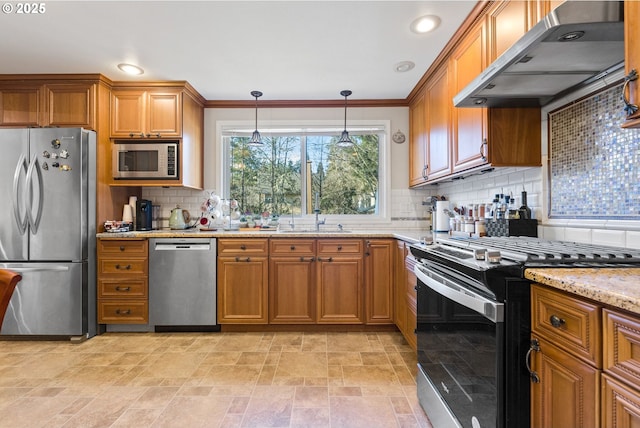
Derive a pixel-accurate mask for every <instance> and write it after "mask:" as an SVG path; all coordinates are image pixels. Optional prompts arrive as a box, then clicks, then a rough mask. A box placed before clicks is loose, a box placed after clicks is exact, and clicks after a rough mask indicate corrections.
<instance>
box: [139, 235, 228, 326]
mask: <svg viewBox="0 0 640 428" xmlns="http://www.w3.org/2000/svg"><path fill="white" fill-rule="evenodd" d="M149 324H150V325H154V326H213V325H216V240H215V239H210V238H155V239H153V238H152V239H150V240H149Z"/></svg>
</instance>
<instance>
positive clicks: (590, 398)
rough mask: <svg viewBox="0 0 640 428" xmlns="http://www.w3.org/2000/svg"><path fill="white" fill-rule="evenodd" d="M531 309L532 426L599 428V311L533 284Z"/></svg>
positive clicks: (584, 302) (562, 293) (593, 306)
mask: <svg viewBox="0 0 640 428" xmlns="http://www.w3.org/2000/svg"><path fill="white" fill-rule="evenodd" d="M531 305H532V306H531V307H532V311H531V314H532V321H531V338H532V350H533V351H535V352H532V361H531V368H532V370H533V371H535V372H536V373H537V375H538V377H539V382H537V383H536V382H532V384H531V426H532V427H540V428H547V427H549V428H551V427H565V426H566V427H569V426H570V427H576V428H579V427H585V428H586V427H593V428H597V427H599V426H600V377H601V371H602V327H601V320H602V317H601V306H599V305H598V304H595V303H591V302H588V301H586V300H584V299H581V298H577V297H574V296H572V295H569V294H567V293H564V292H561V291H556V290H552V289H550V288H547V287H544V286H541V285H536V284H534V285H532V287H531ZM534 341H535V342H534ZM535 343H537V344H538V346H537V347H536V346H535Z"/></svg>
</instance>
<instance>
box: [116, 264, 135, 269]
mask: <svg viewBox="0 0 640 428" xmlns="http://www.w3.org/2000/svg"><path fill="white" fill-rule="evenodd" d="M116 269H124V270H129V269H131V265H126V266H120V265H119V264H118V265H116Z"/></svg>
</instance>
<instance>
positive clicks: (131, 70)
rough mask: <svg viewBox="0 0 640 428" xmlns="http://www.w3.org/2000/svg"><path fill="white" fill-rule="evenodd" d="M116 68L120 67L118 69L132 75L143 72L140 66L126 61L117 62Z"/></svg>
mask: <svg viewBox="0 0 640 428" xmlns="http://www.w3.org/2000/svg"><path fill="white" fill-rule="evenodd" d="M118 68H119V69H120V71H123V72H125V73H127V74H131V75H134V76H139V75H141V74H144V70H143V69H142V68H140V67H138V66H137V65H133V64H126V63H122V64H118Z"/></svg>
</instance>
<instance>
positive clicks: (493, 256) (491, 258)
mask: <svg viewBox="0 0 640 428" xmlns="http://www.w3.org/2000/svg"><path fill="white" fill-rule="evenodd" d="M486 257H487V261H488V262H489V263H500V261H501V260H502V255H501V254H500V251H487V256H486Z"/></svg>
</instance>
